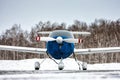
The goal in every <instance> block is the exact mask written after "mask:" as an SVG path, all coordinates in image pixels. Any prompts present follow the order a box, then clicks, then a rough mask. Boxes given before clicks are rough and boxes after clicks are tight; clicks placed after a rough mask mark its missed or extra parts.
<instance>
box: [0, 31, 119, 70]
mask: <svg viewBox="0 0 120 80" xmlns="http://www.w3.org/2000/svg"><path fill="white" fill-rule="evenodd" d="M38 34H49V36H48V37H40V36H37V37H36V40H37V41H45V42H47V43H46V48H45V49H41V48H31V47H18V46H7V45H0V50H8V51H18V52H30V53H37V54H45V53H47V55H48V56H49V58H50V59H52V60H53V61H54V62H55V63H56V64H58V69H59V70H63V69H64V63H63V62H62V60H63V59H66V58H68V57H70V56H71V55H72V54H73V57H74V58H75V61H76V62H77V64H78V66H79V69H80V70H81V69H82V70H87V63H85V62H84V63H82V64H81V63H79V61H78V60H77V58H76V56H75V54H92V53H111V52H120V47H107V48H88V49H75V45H74V44H75V43H81V42H82V40H81V39H75V38H74V34H80V35H90V33H89V32H72V31H67V30H55V31H52V32H38ZM56 60H60V62H59V63H57V61H56ZM39 68H40V63H39V62H35V70H39Z"/></svg>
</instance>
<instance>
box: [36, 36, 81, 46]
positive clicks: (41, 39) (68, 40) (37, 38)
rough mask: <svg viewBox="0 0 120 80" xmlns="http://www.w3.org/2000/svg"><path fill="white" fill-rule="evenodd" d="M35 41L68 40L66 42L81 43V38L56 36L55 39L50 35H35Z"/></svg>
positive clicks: (58, 41) (60, 41)
mask: <svg viewBox="0 0 120 80" xmlns="http://www.w3.org/2000/svg"><path fill="white" fill-rule="evenodd" d="M36 41H38V42H39V41H46V42H48V41H56V42H57V43H59V44H61V43H62V42H63V41H64V42H68V43H81V42H82V39H74V38H66V39H63V38H62V37H60V36H59V37H57V38H56V39H55V38H52V37H40V36H37V37H36Z"/></svg>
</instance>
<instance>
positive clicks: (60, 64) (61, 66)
mask: <svg viewBox="0 0 120 80" xmlns="http://www.w3.org/2000/svg"><path fill="white" fill-rule="evenodd" d="M58 69H59V70H63V69H64V63H63V62H60V63H59V64H58Z"/></svg>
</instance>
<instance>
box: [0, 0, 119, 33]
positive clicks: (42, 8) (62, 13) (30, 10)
mask: <svg viewBox="0 0 120 80" xmlns="http://www.w3.org/2000/svg"><path fill="white" fill-rule="evenodd" d="M119 18H120V0H0V33H1V32H4V31H5V30H6V29H9V28H11V27H12V26H13V25H14V24H20V25H21V28H22V29H23V30H28V31H30V30H31V27H34V26H35V24H38V23H39V22H40V21H42V22H47V21H51V22H52V23H54V22H58V23H59V24H60V23H62V22H65V23H66V24H67V25H71V24H73V23H74V20H79V21H82V22H86V23H87V24H90V23H92V22H94V20H95V19H108V20H117V19H119Z"/></svg>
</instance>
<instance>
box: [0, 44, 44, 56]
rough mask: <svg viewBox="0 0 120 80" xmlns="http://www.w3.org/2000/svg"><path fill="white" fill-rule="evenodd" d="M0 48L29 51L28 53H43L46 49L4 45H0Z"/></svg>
mask: <svg viewBox="0 0 120 80" xmlns="http://www.w3.org/2000/svg"><path fill="white" fill-rule="evenodd" d="M0 50H7V51H18V52H29V53H38V54H44V53H45V52H46V49H41V48H31V47H18V46H6V45H0Z"/></svg>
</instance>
